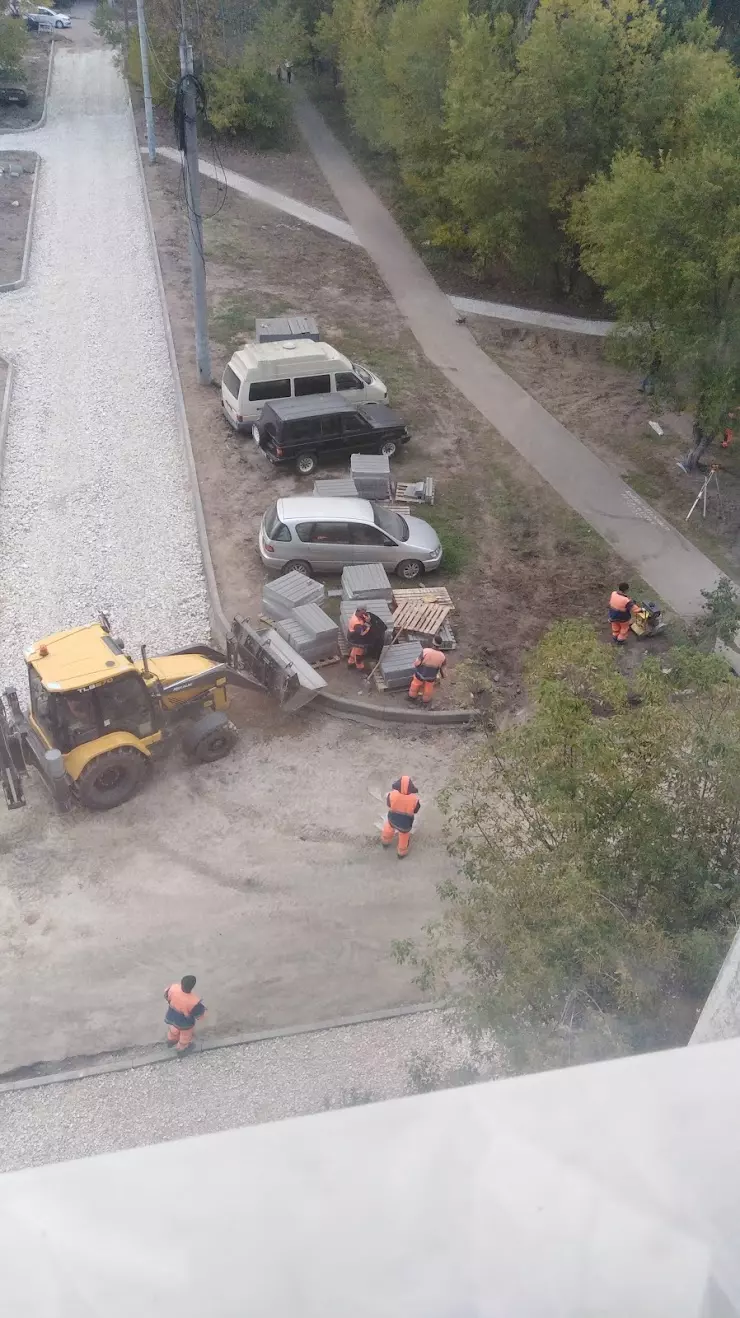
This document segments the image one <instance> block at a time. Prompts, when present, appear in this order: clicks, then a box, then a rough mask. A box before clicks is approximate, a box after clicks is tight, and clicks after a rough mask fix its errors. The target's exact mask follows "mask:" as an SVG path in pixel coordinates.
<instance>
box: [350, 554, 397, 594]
mask: <svg viewBox="0 0 740 1318" xmlns="http://www.w3.org/2000/svg"><path fill="white" fill-rule="evenodd" d="M342 599H345V600H364V601H365V603H369V601H370V600H386V601H387V602H388V604H390V603H391V601H392V599H393V587H392V586H391V583H390V581H389V580H388V573H387V572H386V570H385V568H384V567H383V565H382V563H358V564H357V566H356V567H346V568H345V569H344V571H343V573H342Z"/></svg>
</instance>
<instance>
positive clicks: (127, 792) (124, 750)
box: [75, 746, 147, 810]
mask: <svg viewBox="0 0 740 1318" xmlns="http://www.w3.org/2000/svg"><path fill="white" fill-rule="evenodd" d="M146 767H147V761H146V756H144V755H142V753H141V751H137V750H135V749H134V747H133V746H119V747H117V748H116V750H113V751H104V752H103V754H102V755H98V757H97V759H94V760H91V761H90V763H89V764H87V765H85V768H84V769H83V770H82V773H81V774H80V776H79V778H78V779H77V782H76V784H75V786H76V788H77V795H78V796H79V798H80V800H81V802H82V804H83V805H85V806H87V808H88V810H113V808H114V807H115V806H117V805H123V802H124V801H128V799H129V797H131V796H133V795H134V793H135V792H136V791H137V790H138V788H139V786H140V784H141V780H142V778H143V777H144V774H145V772H146Z"/></svg>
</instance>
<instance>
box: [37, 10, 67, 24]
mask: <svg viewBox="0 0 740 1318" xmlns="http://www.w3.org/2000/svg"><path fill="white" fill-rule="evenodd" d="M36 13H37V14H40V15H41V16H42V17H43V18H48V19H49V20H50V21H51V22H52V23H53V25H54V27H71V26H72V19H71V18H70V16H69V14H58V13H57V11H56V9H47V8H46V6H45V5H39V6H38V7H37V9H36Z"/></svg>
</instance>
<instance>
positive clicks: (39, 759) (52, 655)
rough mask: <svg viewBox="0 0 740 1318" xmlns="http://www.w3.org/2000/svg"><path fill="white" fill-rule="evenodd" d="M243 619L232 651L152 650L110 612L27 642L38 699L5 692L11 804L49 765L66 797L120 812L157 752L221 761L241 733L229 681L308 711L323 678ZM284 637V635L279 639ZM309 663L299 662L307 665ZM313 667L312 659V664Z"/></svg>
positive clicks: (67, 802)
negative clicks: (137, 645) (134, 640)
mask: <svg viewBox="0 0 740 1318" xmlns="http://www.w3.org/2000/svg"><path fill="white" fill-rule="evenodd" d="M273 636H274V633H271V632H269V633H258V632H256V631H254V630H253V629H252V628H251V627H250V626H249V624H248V623H245V622H243V621H242V620H241V619H236V620H235V621H234V623H233V624H232V631H231V633H230V635H229V637H228V639H227V646H226V653H222V652H221V651H219V650H216V649H214V648H213V647H212V646H210V645H195V646H191V647H189V648H188V649H185V650H178V651H175V652H173V653H171V654H165V655H161V656H159V657H157V658H151V659H150V658H149V657H148V656H147V653H146V647H145V646H143V647H142V651H141V659H139V660H134V659H132V657H131V656H130V655H129V654H127V653H126V651H125V649H124V646H123V642H122V641H119V640H116V639H114V637H113V636H112V635H111V629H110V624H109V622H108V619H107V618H106V617H105V615H101V616H100V620H99V621H98V622H95V623H91V624H90V625H89V626H86V627H76V628H73V629H72V630H70V631H64V632H57V633H56V634H55V635H53V636H47V637H46V639H45V640H43V641H40V642H39V643H38V644H37V645H35V646H33V647H32V648H31V649H30V650H27V651H26V653H25V655H24V658H25V660H26V664H27V667H28V680H29V696H30V707H29V710H28V712H27V713H25V712H24V711H23V710H22V708H21V704H20V701H19V699H18V695H17V693H16V692H15V691H14V690H12V689H11V690H6V692H5V703H3V701H0V780H1V781H2V786H3V791H4V794H5V798H6V802H7V804H8V806H9V808H10V809H15V808H16V807H18V806H22V805H25V797H24V794H23V785H22V781H21V779H22V776H23V775H24V774H25V773H27V771H28V769H29V768H30V767H33V768H35V769H36V770H38V772H39V773H40V774H41V776H42V778H43V780H44V782H45V783H46V786H47V787H48V788H49V790H50V792H51V794H52V796H53V797H54V800H55V801H56V803H57V805H58V806H59V807H60V808H61V809H63V810H66V809H69V808H70V806H71V805H72V804H73V802H74V801H75V800H79V801H80V802H81V803H82V804H83V805H85V806H87V807H88V808H89V809H91V810H110V809H112V807H114V806H117V805H121V804H122V802H124V801H127V800H128V799H129V797H131V796H133V794H134V793H135V792H136V790H137V789H138V787H139V786H140V784H141V782H142V780H143V778H144V777H145V775H146V773H147V770H148V767H149V765H150V763H151V762H152V760H154V759H155V758H158V757H159V756H160V755H162V754H163V753H165V752H167V751H168V750H169V749H170V747H171V746H172V745H173V744H174V743H175V742H177V743H178V744H180V745H182V746H183V747H184V749H185V751H186V753H187V754H188V755H189V756H190V757H191V758H192V759H194V760H197V761H200V762H201V763H203V764H209V763H211V762H212V761H214V760H219V759H221V758H222V757H223V756H224V755H228V753H229V751H230V750H231V749H232V748H233V746H234V744H235V742H236V740H237V735H238V734H237V730H236V728H235V727H234V725H233V723H232V722H231V720H230V719H229V716H228V714H227V712H226V707H227V703H228V699H227V690H226V688H227V684H228V683H234V684H236V685H239V686H249V687H255V686H256V687H260V688H262V689H263V690H268V691H270V692H272V694H273V695H275V696H276V697H277V698H278V700H279V702H280V704H281V705H282V706H283V707H284V708H286V709H297V708H299V707H300V706H301V705H302V704H304V703H305V702H306V700H309V699H311V696H312V695H313V694H315V691H316V689H317V687H318V683H314V682H312V681H311V676H309V674H310V675H313V670H309V673H308V674H305V673H302V672H301V670H300V662H301V661H299V660H298V656H292V661H291V654H290V653H288V654H287V655H286V653H285V646H284V645H283V646H282V647H277V648H276V646H274V645H273V642H272V639H271V638H272V637H273ZM278 639H279V638H278ZM296 661H297V662H296ZM304 667H305V665H304Z"/></svg>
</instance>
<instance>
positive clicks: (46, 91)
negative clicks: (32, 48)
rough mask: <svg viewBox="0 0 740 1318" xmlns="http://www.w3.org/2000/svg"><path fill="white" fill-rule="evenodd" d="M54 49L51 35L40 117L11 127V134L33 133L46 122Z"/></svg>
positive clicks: (54, 44)
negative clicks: (29, 122)
mask: <svg viewBox="0 0 740 1318" xmlns="http://www.w3.org/2000/svg"><path fill="white" fill-rule="evenodd" d="M55 50H56V42H55V40H54V38H53V37H52V39H51V46H50V48H49V69H48V72H47V74H46V87H45V89H44V108H43V110H42V111H41V118H40V119H37V120H36V123H35V124H29V125H28V127H27V128H14V129H13V134H15V133H35V132H36V130H37V129H38V128H43V126H44V124H45V123H46V112H47V109H48V106H49V91H50V88H51V71H52V69H53V68H54V52H55Z"/></svg>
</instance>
